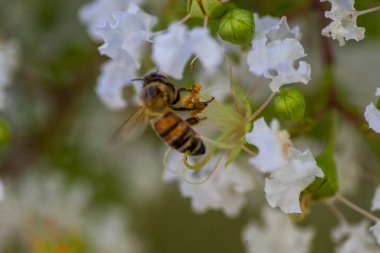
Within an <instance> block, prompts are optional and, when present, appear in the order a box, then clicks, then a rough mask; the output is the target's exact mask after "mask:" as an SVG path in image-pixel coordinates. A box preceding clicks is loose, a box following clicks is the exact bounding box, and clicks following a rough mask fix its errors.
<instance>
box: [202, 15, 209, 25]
mask: <svg viewBox="0 0 380 253" xmlns="http://www.w3.org/2000/svg"><path fill="white" fill-rule="evenodd" d="M207 26H208V17H207V15H205V16H204V18H203V27H204V28H206V27H207Z"/></svg>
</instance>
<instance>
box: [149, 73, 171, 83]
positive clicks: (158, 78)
mask: <svg viewBox="0 0 380 253" xmlns="http://www.w3.org/2000/svg"><path fill="white" fill-rule="evenodd" d="M143 81H144V86H146V85H148V84H150V83H152V82H162V83H168V82H169V80H168V78H167V77H166V76H164V75H161V74H159V73H157V72H153V73H150V74H149V75H147V76H145V77H144V78H143Z"/></svg>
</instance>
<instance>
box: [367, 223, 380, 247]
mask: <svg viewBox="0 0 380 253" xmlns="http://www.w3.org/2000/svg"><path fill="white" fill-rule="evenodd" d="M369 230H370V231H371V232H372V234H373V235H374V236H375V238H376V241H377V244H378V245H380V221H378V222H376V224H375V225H373V226H372V227H370V228H369Z"/></svg>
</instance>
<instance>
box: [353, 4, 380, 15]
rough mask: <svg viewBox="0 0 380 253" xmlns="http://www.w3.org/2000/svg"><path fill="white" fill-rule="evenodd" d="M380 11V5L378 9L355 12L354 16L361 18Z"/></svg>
mask: <svg viewBox="0 0 380 253" xmlns="http://www.w3.org/2000/svg"><path fill="white" fill-rule="evenodd" d="M379 10H380V5H379V6H376V7H373V8H370V9H367V10H362V11H355V12H354V14H355V15H356V16H360V15H364V14H367V13H371V12H375V11H379Z"/></svg>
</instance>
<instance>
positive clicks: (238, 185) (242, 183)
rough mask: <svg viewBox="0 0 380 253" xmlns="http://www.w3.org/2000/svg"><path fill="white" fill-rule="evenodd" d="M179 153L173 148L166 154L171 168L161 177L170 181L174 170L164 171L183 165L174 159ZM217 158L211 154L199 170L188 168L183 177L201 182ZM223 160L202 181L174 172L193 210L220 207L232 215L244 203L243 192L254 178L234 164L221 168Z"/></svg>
mask: <svg viewBox="0 0 380 253" xmlns="http://www.w3.org/2000/svg"><path fill="white" fill-rule="evenodd" d="M182 156H183V155H182V154H179V153H174V152H173V153H172V154H169V157H168V166H169V169H170V171H166V172H165V174H164V179H166V180H168V181H173V178H174V174H173V175H172V176H168V175H167V174H169V173H170V172H172V171H173V170H177V171H178V170H180V169H182V170H183V169H184V168H183V166H184V165H183V164H181V163H179V164H178V163H177V162H180V159H181V158H182ZM216 162H217V158H216V157H214V158H212V159H211V161H210V162H208V163H207V164H206V165H205V167H204V168H202V169H201V170H200V171H199V172H193V171H188V172H187V173H186V175H185V177H186V178H187V179H188V180H190V181H193V182H200V181H202V180H203V179H205V178H206V177H207V176H208V175H209V173H211V170H212V168H213V167H214V166H215V164H216ZM176 163H177V165H175V164H176ZM224 163H225V160H222V161H221V162H220V163H219V166H218V168H217V170H216V171H215V172H214V174H213V175H212V176H211V178H210V179H208V180H207V181H206V182H204V183H202V184H196V185H194V184H190V183H188V182H186V181H184V180H183V178H181V177H179V175H178V174H177V180H179V187H180V190H181V193H182V196H184V197H188V198H190V199H191V206H192V208H193V211H194V212H196V213H204V212H206V211H207V210H210V209H211V210H222V211H223V212H224V214H225V215H226V216H229V217H235V216H237V215H238V214H239V213H240V210H241V209H242V208H243V206H244V205H245V203H246V201H247V200H246V196H245V194H246V193H247V192H248V191H250V190H252V188H253V180H252V178H251V177H250V175H249V174H248V172H246V171H244V170H242V169H240V168H239V167H235V166H234V165H231V166H229V168H228V169H224V167H223V164H224ZM176 167H177V168H176Z"/></svg>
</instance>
